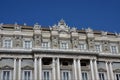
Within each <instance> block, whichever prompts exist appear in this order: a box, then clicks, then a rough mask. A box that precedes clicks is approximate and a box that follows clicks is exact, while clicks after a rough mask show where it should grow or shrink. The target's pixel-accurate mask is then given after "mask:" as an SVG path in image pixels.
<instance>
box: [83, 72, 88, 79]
mask: <svg viewBox="0 0 120 80" xmlns="http://www.w3.org/2000/svg"><path fill="white" fill-rule="evenodd" d="M82 80H88V74H87V72H82Z"/></svg>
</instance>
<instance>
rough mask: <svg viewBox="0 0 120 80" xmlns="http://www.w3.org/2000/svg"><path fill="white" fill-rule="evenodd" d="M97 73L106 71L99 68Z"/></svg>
mask: <svg viewBox="0 0 120 80" xmlns="http://www.w3.org/2000/svg"><path fill="white" fill-rule="evenodd" d="M98 71H99V72H106V70H105V69H103V68H99V69H98Z"/></svg>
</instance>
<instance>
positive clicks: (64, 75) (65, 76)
mask: <svg viewBox="0 0 120 80" xmlns="http://www.w3.org/2000/svg"><path fill="white" fill-rule="evenodd" d="M62 80H71V77H70V71H62Z"/></svg>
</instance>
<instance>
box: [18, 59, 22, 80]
mask: <svg viewBox="0 0 120 80" xmlns="http://www.w3.org/2000/svg"><path fill="white" fill-rule="evenodd" d="M18 80H21V58H19V60H18Z"/></svg>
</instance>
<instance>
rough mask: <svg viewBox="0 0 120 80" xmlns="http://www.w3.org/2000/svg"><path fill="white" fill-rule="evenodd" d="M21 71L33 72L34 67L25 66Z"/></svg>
mask: <svg viewBox="0 0 120 80" xmlns="http://www.w3.org/2000/svg"><path fill="white" fill-rule="evenodd" d="M21 69H24V70H32V69H33V67H30V66H24V67H22V68H21Z"/></svg>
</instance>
